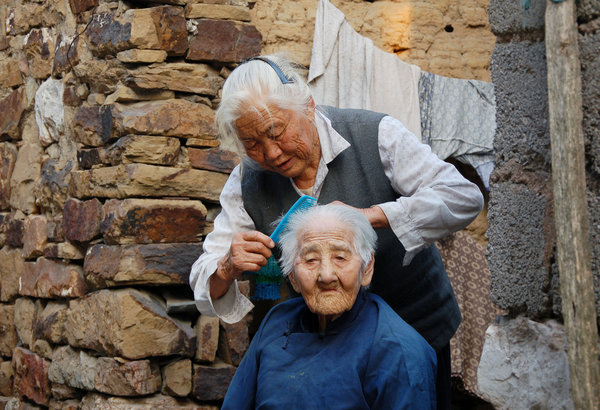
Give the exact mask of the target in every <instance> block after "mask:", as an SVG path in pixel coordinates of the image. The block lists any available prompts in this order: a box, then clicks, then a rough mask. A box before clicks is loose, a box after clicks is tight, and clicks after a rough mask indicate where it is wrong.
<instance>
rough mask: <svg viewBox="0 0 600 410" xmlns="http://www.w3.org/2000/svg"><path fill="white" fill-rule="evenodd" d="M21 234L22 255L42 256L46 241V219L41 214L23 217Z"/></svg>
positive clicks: (27, 256)
mask: <svg viewBox="0 0 600 410" xmlns="http://www.w3.org/2000/svg"><path fill="white" fill-rule="evenodd" d="M24 228H25V233H24V235H23V257H24V258H26V259H31V258H37V257H38V256H42V254H43V252H44V248H45V247H46V244H47V242H48V227H47V219H46V217H45V216H43V215H29V216H28V217H27V218H26V219H25V225H24Z"/></svg>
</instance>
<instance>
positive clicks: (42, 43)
mask: <svg viewBox="0 0 600 410" xmlns="http://www.w3.org/2000/svg"><path fill="white" fill-rule="evenodd" d="M23 42H24V44H25V46H24V50H25V56H26V57H27V62H28V65H29V71H30V73H31V75H32V76H33V77H34V78H37V79H46V78H48V77H49V76H50V74H51V73H52V61H53V60H54V50H55V47H56V46H55V38H54V37H53V35H52V33H51V32H50V30H48V28H46V27H44V28H41V29H33V30H31V31H30V32H29V33H27V35H26V36H25V38H24V39H23Z"/></svg>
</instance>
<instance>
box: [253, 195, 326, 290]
mask: <svg viewBox="0 0 600 410" xmlns="http://www.w3.org/2000/svg"><path fill="white" fill-rule="evenodd" d="M316 204H317V200H316V199H315V198H313V197H312V196H310V195H302V196H301V197H300V198H299V199H298V200H297V201H296V202H295V203H294V205H292V207H291V208H290V209H289V211H287V212H286V214H285V215H284V216H283V218H282V219H281V221H280V222H279V224H278V225H277V227H276V228H275V230H274V231H273V233H272V234H271V239H272V240H273V242H275V243H277V242H279V236H280V235H281V232H282V231H283V230H284V229H285V227H286V225H287V224H288V222H289V220H290V218H291V217H292V215H294V214H295V213H296V212H298V211H302V210H305V209H309V208H311V207H313V206H314V205H316ZM255 275H256V281H255V289H254V295H253V297H252V299H255V300H276V299H281V295H280V293H279V292H280V285H281V282H282V280H283V275H282V274H281V268H279V265H278V264H277V260H276V259H275V257H274V256H273V255H271V256H270V257H269V259H267V264H266V265H265V266H263V267H262V268H261V269H260V270H259V271H258V272H256V273H255Z"/></svg>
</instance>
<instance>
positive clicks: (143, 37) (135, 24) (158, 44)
mask: <svg viewBox="0 0 600 410" xmlns="http://www.w3.org/2000/svg"><path fill="white" fill-rule="evenodd" d="M125 19H130V21H131V40H130V41H131V44H132V45H134V46H135V47H137V48H147V49H158V50H164V51H166V52H167V54H168V55H170V56H181V55H183V54H184V53H185V52H186V51H187V48H188V39H187V29H186V24H185V17H184V14H183V9H182V8H181V7H172V6H158V7H152V8H146V9H135V10H133V9H132V10H128V11H127V12H125Z"/></svg>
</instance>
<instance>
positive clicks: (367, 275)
mask: <svg viewBox="0 0 600 410" xmlns="http://www.w3.org/2000/svg"><path fill="white" fill-rule="evenodd" d="M374 268H375V253H371V260H370V261H369V263H368V264H367V267H366V268H365V270H364V272H363V276H362V280H361V281H360V284H361V286H362V287H365V286H369V285H370V284H371V279H373V271H374V270H375V269H374Z"/></svg>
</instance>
